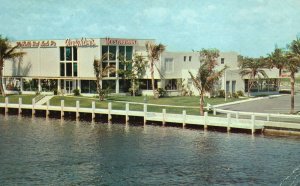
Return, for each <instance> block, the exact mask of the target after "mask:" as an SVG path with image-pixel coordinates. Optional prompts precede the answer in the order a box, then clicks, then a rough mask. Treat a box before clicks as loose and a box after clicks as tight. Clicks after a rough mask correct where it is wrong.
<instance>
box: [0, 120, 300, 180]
mask: <svg viewBox="0 0 300 186" xmlns="http://www.w3.org/2000/svg"><path fill="white" fill-rule="evenodd" d="M299 155H300V139H299V138H296V137H264V136H255V137H253V136H251V135H249V134H234V133H230V134H227V133H220V132H210V131H208V132H204V131H201V130H189V129H180V128H172V127H155V126H146V127H143V126H127V127H126V126H125V125H121V124H113V125H108V124H97V123H96V124H95V125H91V124H90V123H88V122H76V121H63V122H61V121H60V120H51V119H50V120H47V121H46V120H45V119H44V118H18V117H16V116H9V117H4V116H3V115H0V183H1V185H149V184H150V185H161V184H164V185H214V184H215V185H280V184H282V185H300V170H299V169H300V167H299V166H300V158H299Z"/></svg>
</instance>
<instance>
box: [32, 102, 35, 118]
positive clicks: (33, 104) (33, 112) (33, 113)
mask: <svg viewBox="0 0 300 186" xmlns="http://www.w3.org/2000/svg"><path fill="white" fill-rule="evenodd" d="M34 107H35V98H33V99H32V116H34V115H35V109H34Z"/></svg>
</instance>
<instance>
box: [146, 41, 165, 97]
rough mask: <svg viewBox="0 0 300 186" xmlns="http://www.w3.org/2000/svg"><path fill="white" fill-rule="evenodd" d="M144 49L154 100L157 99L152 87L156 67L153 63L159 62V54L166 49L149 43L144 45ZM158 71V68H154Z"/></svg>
mask: <svg viewBox="0 0 300 186" xmlns="http://www.w3.org/2000/svg"><path fill="white" fill-rule="evenodd" d="M146 49H147V53H148V59H149V62H150V72H151V84H152V90H153V96H154V98H158V94H157V92H156V91H155V87H154V66H155V67H156V65H155V63H156V62H157V61H159V58H160V55H161V53H163V52H164V51H165V49H166V47H165V46H164V45H163V44H161V43H160V44H158V45H156V44H154V43H151V42H147V43H146ZM156 69H157V70H158V68H157V67H156Z"/></svg>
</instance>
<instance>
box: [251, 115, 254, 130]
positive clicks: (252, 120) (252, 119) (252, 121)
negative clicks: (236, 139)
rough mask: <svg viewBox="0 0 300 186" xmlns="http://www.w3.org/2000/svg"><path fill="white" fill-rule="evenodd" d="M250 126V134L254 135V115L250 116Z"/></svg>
mask: <svg viewBox="0 0 300 186" xmlns="http://www.w3.org/2000/svg"><path fill="white" fill-rule="evenodd" d="M251 124H252V129H251V133H252V134H254V133H255V115H254V114H252V115H251Z"/></svg>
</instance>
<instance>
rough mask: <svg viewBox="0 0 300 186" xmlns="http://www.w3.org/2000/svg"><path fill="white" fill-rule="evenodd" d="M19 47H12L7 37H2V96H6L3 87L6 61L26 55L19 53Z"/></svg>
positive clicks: (0, 66) (0, 47)
mask: <svg viewBox="0 0 300 186" xmlns="http://www.w3.org/2000/svg"><path fill="white" fill-rule="evenodd" d="M17 48H18V46H12V45H11V43H10V41H9V39H8V38H7V37H5V38H2V36H1V35H0V91H1V94H2V96H5V92H4V87H3V82H2V78H3V67H4V60H12V59H15V58H18V57H22V56H23V55H24V54H25V53H24V52H18V51H16V49H17Z"/></svg>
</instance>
